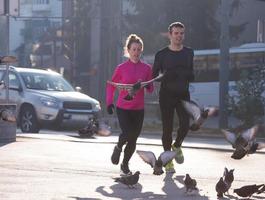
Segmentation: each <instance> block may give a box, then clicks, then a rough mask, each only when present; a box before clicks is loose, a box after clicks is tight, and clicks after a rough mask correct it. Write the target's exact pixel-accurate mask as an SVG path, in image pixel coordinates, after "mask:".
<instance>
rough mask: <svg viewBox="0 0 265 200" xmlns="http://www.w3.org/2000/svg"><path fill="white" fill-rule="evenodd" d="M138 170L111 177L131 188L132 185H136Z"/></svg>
mask: <svg viewBox="0 0 265 200" xmlns="http://www.w3.org/2000/svg"><path fill="white" fill-rule="evenodd" d="M139 174H140V172H139V171H136V172H135V173H134V174H132V175H129V176H121V177H117V178H113V179H114V181H115V182H119V183H122V184H124V185H127V186H128V187H129V188H133V187H134V185H136V184H137V183H138V181H139Z"/></svg>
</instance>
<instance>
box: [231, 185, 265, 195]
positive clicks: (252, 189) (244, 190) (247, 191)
mask: <svg viewBox="0 0 265 200" xmlns="http://www.w3.org/2000/svg"><path fill="white" fill-rule="evenodd" d="M262 186H264V184H261V185H256V184H254V185H246V186H243V187H241V188H238V189H234V193H236V194H237V195H238V196H240V197H251V196H252V195H253V194H254V193H258V192H259V188H261V187H262Z"/></svg>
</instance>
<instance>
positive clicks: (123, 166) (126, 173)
mask: <svg viewBox="0 0 265 200" xmlns="http://www.w3.org/2000/svg"><path fill="white" fill-rule="evenodd" d="M129 175H132V172H131V171H130V169H129V165H128V164H123V163H122V164H121V176H129Z"/></svg>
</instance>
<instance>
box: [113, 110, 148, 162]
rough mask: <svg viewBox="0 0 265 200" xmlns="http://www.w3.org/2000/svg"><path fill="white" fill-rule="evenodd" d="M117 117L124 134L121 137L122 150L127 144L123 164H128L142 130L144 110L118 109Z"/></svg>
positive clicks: (119, 145) (119, 144)
mask: <svg viewBox="0 0 265 200" xmlns="http://www.w3.org/2000/svg"><path fill="white" fill-rule="evenodd" d="M117 116H118V120H119V125H120V128H121V132H122V133H121V134H120V136H119V142H118V147H119V148H122V146H123V145H124V144H125V143H127V144H126V147H125V149H124V157H123V164H128V163H129V160H130V159H131V157H132V155H133V153H134V151H135V148H136V141H137V138H138V136H139V135H140V133H141V130H142V126H143V120H144V110H124V109H121V108H118V107H117Z"/></svg>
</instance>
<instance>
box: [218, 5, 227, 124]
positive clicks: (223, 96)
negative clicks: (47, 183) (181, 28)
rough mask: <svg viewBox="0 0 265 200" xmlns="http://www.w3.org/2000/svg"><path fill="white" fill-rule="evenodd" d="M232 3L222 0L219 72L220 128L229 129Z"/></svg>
mask: <svg viewBox="0 0 265 200" xmlns="http://www.w3.org/2000/svg"><path fill="white" fill-rule="evenodd" d="M229 4H230V1H227V0H221V37H220V70H219V81H220V87H219V108H220V109H219V110H220V118H219V128H227V126H228V119H227V114H228V113H227V97H228V81H229V10H230V5H229Z"/></svg>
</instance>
